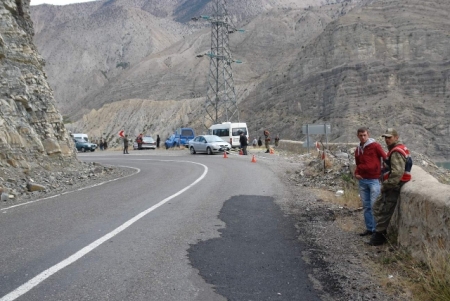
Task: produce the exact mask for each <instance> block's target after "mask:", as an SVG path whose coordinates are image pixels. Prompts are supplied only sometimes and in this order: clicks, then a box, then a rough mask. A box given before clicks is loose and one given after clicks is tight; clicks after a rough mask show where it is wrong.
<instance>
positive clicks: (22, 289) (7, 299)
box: [0, 159, 208, 301]
mask: <svg viewBox="0 0 450 301" xmlns="http://www.w3.org/2000/svg"><path fill="white" fill-rule="evenodd" d="M144 160H145V159H144ZM161 161H169V162H187V163H193V164H198V165H201V166H203V167H204V171H203V174H202V175H201V176H200V177H199V178H198V179H197V180H195V181H194V182H193V183H192V184H190V185H188V186H186V187H185V188H183V189H181V190H180V191H178V192H177V193H175V194H173V195H171V196H169V197H167V198H165V199H164V200H162V201H160V202H159V203H158V204H156V205H153V206H152V207H150V208H148V209H147V210H145V211H142V212H141V213H139V214H138V215H136V216H135V217H133V218H131V219H130V220H128V221H126V222H125V223H123V224H122V225H121V226H119V227H117V228H116V229H114V230H113V231H111V232H109V233H108V234H106V235H104V236H102V237H101V238H99V239H97V240H96V241H94V242H93V243H91V244H89V245H88V246H86V247H84V248H83V249H81V250H79V251H78V252H76V253H75V254H73V255H72V256H69V257H68V258H66V259H64V260H63V261H61V262H60V263H57V264H55V265H54V266H52V267H51V268H49V269H47V270H45V271H43V272H42V273H40V274H38V275H37V276H35V277H34V278H32V279H30V280H29V281H27V282H26V283H24V284H22V285H21V286H19V287H18V288H16V289H15V290H13V291H12V292H10V293H9V294H7V295H5V296H3V297H2V298H1V299H0V301H12V300H15V299H17V298H19V297H20V296H22V295H23V294H25V293H27V292H28V291H30V290H31V289H32V288H33V287H35V286H36V285H38V284H39V283H41V282H43V281H44V280H46V279H47V278H49V277H50V276H52V275H53V274H55V273H57V272H58V271H60V270H62V269H63V268H65V267H66V266H68V265H70V264H72V263H74V262H75V261H77V260H78V259H80V258H81V257H83V256H84V255H86V254H88V253H89V252H91V251H92V250H94V249H95V248H97V247H98V246H100V245H101V244H102V243H104V242H105V241H108V240H110V239H111V238H113V237H114V236H116V235H117V234H119V233H120V232H122V231H123V230H125V229H126V228H128V227H130V226H131V225H132V224H134V223H135V222H137V221H138V220H140V219H141V218H143V217H144V216H146V215H147V214H149V213H150V212H152V211H153V210H155V209H157V208H158V207H161V206H162V205H164V204H165V203H167V202H168V201H170V200H171V199H173V198H175V197H177V196H179V195H181V194H182V193H183V192H185V191H186V190H188V189H189V188H191V187H193V186H194V185H196V184H197V183H199V182H200V181H201V180H203V179H204V178H205V176H206V174H207V173H208V167H207V166H206V165H203V164H201V163H197V162H191V161H175V160H161ZM94 186H95V185H94ZM94 186H91V187H94Z"/></svg>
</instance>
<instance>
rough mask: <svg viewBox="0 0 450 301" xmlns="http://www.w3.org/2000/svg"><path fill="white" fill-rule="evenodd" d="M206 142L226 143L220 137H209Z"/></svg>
mask: <svg viewBox="0 0 450 301" xmlns="http://www.w3.org/2000/svg"><path fill="white" fill-rule="evenodd" d="M205 138H206V141H208V142H225V141H223V139H222V138H220V137H218V136H209V137H205Z"/></svg>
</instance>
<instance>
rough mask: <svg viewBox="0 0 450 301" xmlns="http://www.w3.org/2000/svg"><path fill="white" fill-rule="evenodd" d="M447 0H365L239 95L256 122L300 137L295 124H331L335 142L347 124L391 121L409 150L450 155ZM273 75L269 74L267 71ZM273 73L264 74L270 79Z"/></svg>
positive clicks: (346, 134) (376, 128) (348, 134)
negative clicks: (267, 84) (273, 84)
mask: <svg viewBox="0 0 450 301" xmlns="http://www.w3.org/2000/svg"><path fill="white" fill-rule="evenodd" d="M449 13H450V2H448V1H440V0H433V1H426V2H424V1H419V0H383V1H372V2H369V3H368V4H367V5H365V6H363V7H361V8H358V9H355V10H354V11H352V12H351V13H349V14H347V15H345V16H342V17H341V18H339V19H337V20H336V21H333V22H331V23H330V24H328V25H327V27H326V28H325V30H324V32H323V33H322V34H321V35H320V36H318V37H317V38H316V39H315V40H314V41H311V43H309V44H308V45H305V47H304V49H302V51H301V52H300V53H299V54H298V55H297V57H296V58H295V60H293V61H292V64H291V66H290V67H289V68H288V69H286V70H282V72H281V73H280V76H279V78H280V82H279V85H278V86H277V89H276V90H275V92H274V89H272V90H268V89H265V88H264V83H262V84H260V86H259V87H258V89H256V90H255V91H257V92H255V93H253V94H252V95H250V96H249V97H248V98H247V99H245V100H244V101H243V104H242V108H243V109H244V110H245V111H246V112H247V116H253V117H254V121H255V123H256V127H257V128H262V127H264V126H266V124H267V123H266V122H267V120H268V119H269V120H271V121H273V123H271V126H272V127H273V128H274V129H276V130H277V131H279V132H280V133H281V135H282V136H289V137H293V138H297V139H298V138H301V137H302V136H301V134H300V131H299V126H300V124H301V123H307V122H308V123H325V122H328V123H331V124H332V126H333V135H332V138H334V139H335V141H342V142H346V141H353V140H354V135H355V129H356V128H357V127H358V126H360V125H367V126H369V127H370V128H371V130H372V132H373V133H377V134H379V133H381V132H382V130H383V129H384V128H386V127H388V126H393V127H397V128H398V129H399V132H400V134H401V136H402V139H403V141H404V142H406V143H407V145H408V146H409V147H410V148H411V149H415V150H418V151H420V152H422V153H425V154H427V155H429V156H431V157H435V158H438V157H441V158H442V157H446V156H447V158H448V156H450V124H449V120H450V119H449V118H448V116H449V113H450V26H449V25H450V19H449V18H448V15H449ZM275 79H276V75H275ZM273 80H274V76H272V81H273Z"/></svg>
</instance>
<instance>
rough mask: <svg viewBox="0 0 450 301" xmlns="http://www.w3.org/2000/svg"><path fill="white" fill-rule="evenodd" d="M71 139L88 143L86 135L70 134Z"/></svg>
mask: <svg viewBox="0 0 450 301" xmlns="http://www.w3.org/2000/svg"><path fill="white" fill-rule="evenodd" d="M72 136H73V139H77V140H84V141H86V142H89V138H88V135H87V134H72Z"/></svg>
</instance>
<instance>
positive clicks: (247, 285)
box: [0, 151, 318, 301]
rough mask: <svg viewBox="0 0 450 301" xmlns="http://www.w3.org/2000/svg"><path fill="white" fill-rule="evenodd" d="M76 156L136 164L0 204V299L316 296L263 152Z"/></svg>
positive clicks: (289, 298)
mask: <svg viewBox="0 0 450 301" xmlns="http://www.w3.org/2000/svg"><path fill="white" fill-rule="evenodd" d="M175 153H176V155H174V154H175ZM167 154H169V155H167ZM79 158H80V159H81V160H84V161H96V162H100V163H103V164H111V165H121V166H129V167H133V168H136V169H139V173H136V174H135V175H134V176H131V177H127V178H124V179H120V180H118V181H113V182H109V183H105V184H104V185H100V186H95V187H92V188H89V189H84V190H80V191H75V192H73V193H68V194H64V195H60V196H58V197H55V198H51V199H46V200H42V201H39V202H35V203H31V204H27V205H24V206H21V207H17V208H10V209H7V210H3V211H2V212H1V215H0V245H1V246H2V256H0V271H1V272H0V273H1V281H0V301H6V300H178V301H179V300H318V297H317V292H315V291H314V290H313V289H312V285H311V283H310V282H309V280H308V276H307V275H308V269H309V267H308V266H306V265H305V264H304V263H303V261H302V259H301V251H302V246H301V245H300V243H299V242H298V240H297V239H296V232H295V228H294V225H293V223H292V222H291V221H290V220H289V219H288V218H287V217H285V216H284V215H283V214H282V212H281V211H280V209H279V208H278V206H277V205H276V204H275V200H276V198H277V197H279V196H281V195H282V194H283V185H282V184H281V183H280V182H278V180H277V178H276V177H275V176H274V175H273V173H272V171H271V170H270V168H268V166H267V165H266V164H264V160H258V162H257V163H251V162H250V160H251V158H249V157H246V156H233V155H231V156H230V158H228V159H224V158H222V156H220V155H214V156H207V155H195V156H192V155H189V154H187V153H186V152H182V151H180V152H164V151H163V152H161V151H156V152H152V151H142V152H132V154H131V155H122V154H120V153H119V152H96V153H91V154H81V155H80V156H79Z"/></svg>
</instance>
